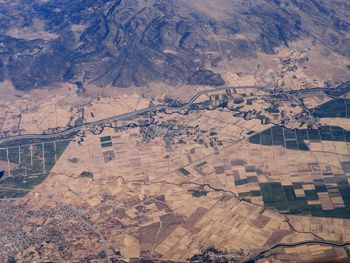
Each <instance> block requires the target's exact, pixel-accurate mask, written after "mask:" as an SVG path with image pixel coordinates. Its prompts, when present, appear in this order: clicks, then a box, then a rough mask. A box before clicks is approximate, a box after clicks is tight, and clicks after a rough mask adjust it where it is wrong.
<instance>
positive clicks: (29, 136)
mask: <svg viewBox="0 0 350 263" xmlns="http://www.w3.org/2000/svg"><path fill="white" fill-rule="evenodd" d="M349 83H350V82H349V81H348V82H346V83H344V84H342V85H340V86H338V87H337V88H307V89H303V90H291V91H289V92H282V91H278V92H274V91H273V90H271V89H269V90H266V91H270V92H274V95H279V94H289V95H294V94H304V93H309V92H316V91H324V92H326V91H335V90H340V89H342V88H344V86H345V85H349ZM231 89H259V90H264V88H262V87H258V86H237V87H228V86H223V87H219V88H214V89H210V90H204V91H200V92H198V93H197V94H195V95H194V96H193V97H192V98H191V99H190V100H189V101H188V102H187V103H186V104H185V105H183V106H180V107H172V106H162V105H158V106H153V107H149V108H145V109H141V110H135V111H132V112H128V113H124V114H120V115H115V116H112V117H109V118H106V119H101V120H98V121H94V122H89V123H84V124H83V125H79V126H76V127H73V128H70V129H67V130H65V131H61V132H57V133H52V134H23V135H16V136H11V137H6V138H2V139H0V145H1V144H3V143H7V142H11V141H17V140H24V139H52V138H56V137H64V136H68V135H70V134H73V133H76V132H79V131H80V130H81V129H83V128H92V127H94V126H96V125H101V124H105V123H110V122H113V121H118V120H125V119H129V118H132V117H135V116H137V115H143V114H146V113H148V112H158V111H165V110H184V109H188V108H190V107H191V106H192V105H193V104H194V103H195V101H196V100H197V99H198V98H199V97H200V96H202V95H204V94H208V93H212V92H217V91H222V90H231Z"/></svg>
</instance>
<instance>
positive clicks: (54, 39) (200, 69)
mask: <svg viewBox="0 0 350 263" xmlns="http://www.w3.org/2000/svg"><path fill="white" fill-rule="evenodd" d="M348 10H350V3H349V1H346V0H332V1H327V0H273V1H271V0H258V1H256V0H254V1H253V0H215V1H214V0H200V1H199V0H74V1H72V0H54V1H44V0H15V1H10V0H2V1H0V81H3V80H5V79H8V80H11V81H12V83H13V84H14V86H15V87H16V88H17V89H19V90H30V89H33V88H36V87H47V86H52V85H54V84H57V83H61V82H81V83H83V84H94V85H97V86H107V85H112V86H115V87H129V86H144V85H147V84H149V83H151V82H164V83H168V84H171V85H179V84H193V85H197V84H198V85H222V84H224V80H223V78H222V77H221V76H220V71H218V70H216V69H215V67H216V66H217V65H218V64H219V63H220V61H222V60H232V59H235V58H237V57H240V58H242V57H243V58H244V57H254V56H255V55H256V53H257V52H265V53H268V54H272V53H274V52H275V48H276V47H279V46H288V44H289V43H290V41H293V40H297V39H302V38H312V39H314V40H315V41H317V42H319V43H321V44H322V45H324V46H326V47H328V48H329V49H331V50H333V51H335V52H338V53H339V54H341V55H343V56H347V57H350V37H349V34H350V19H349V14H348Z"/></svg>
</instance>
